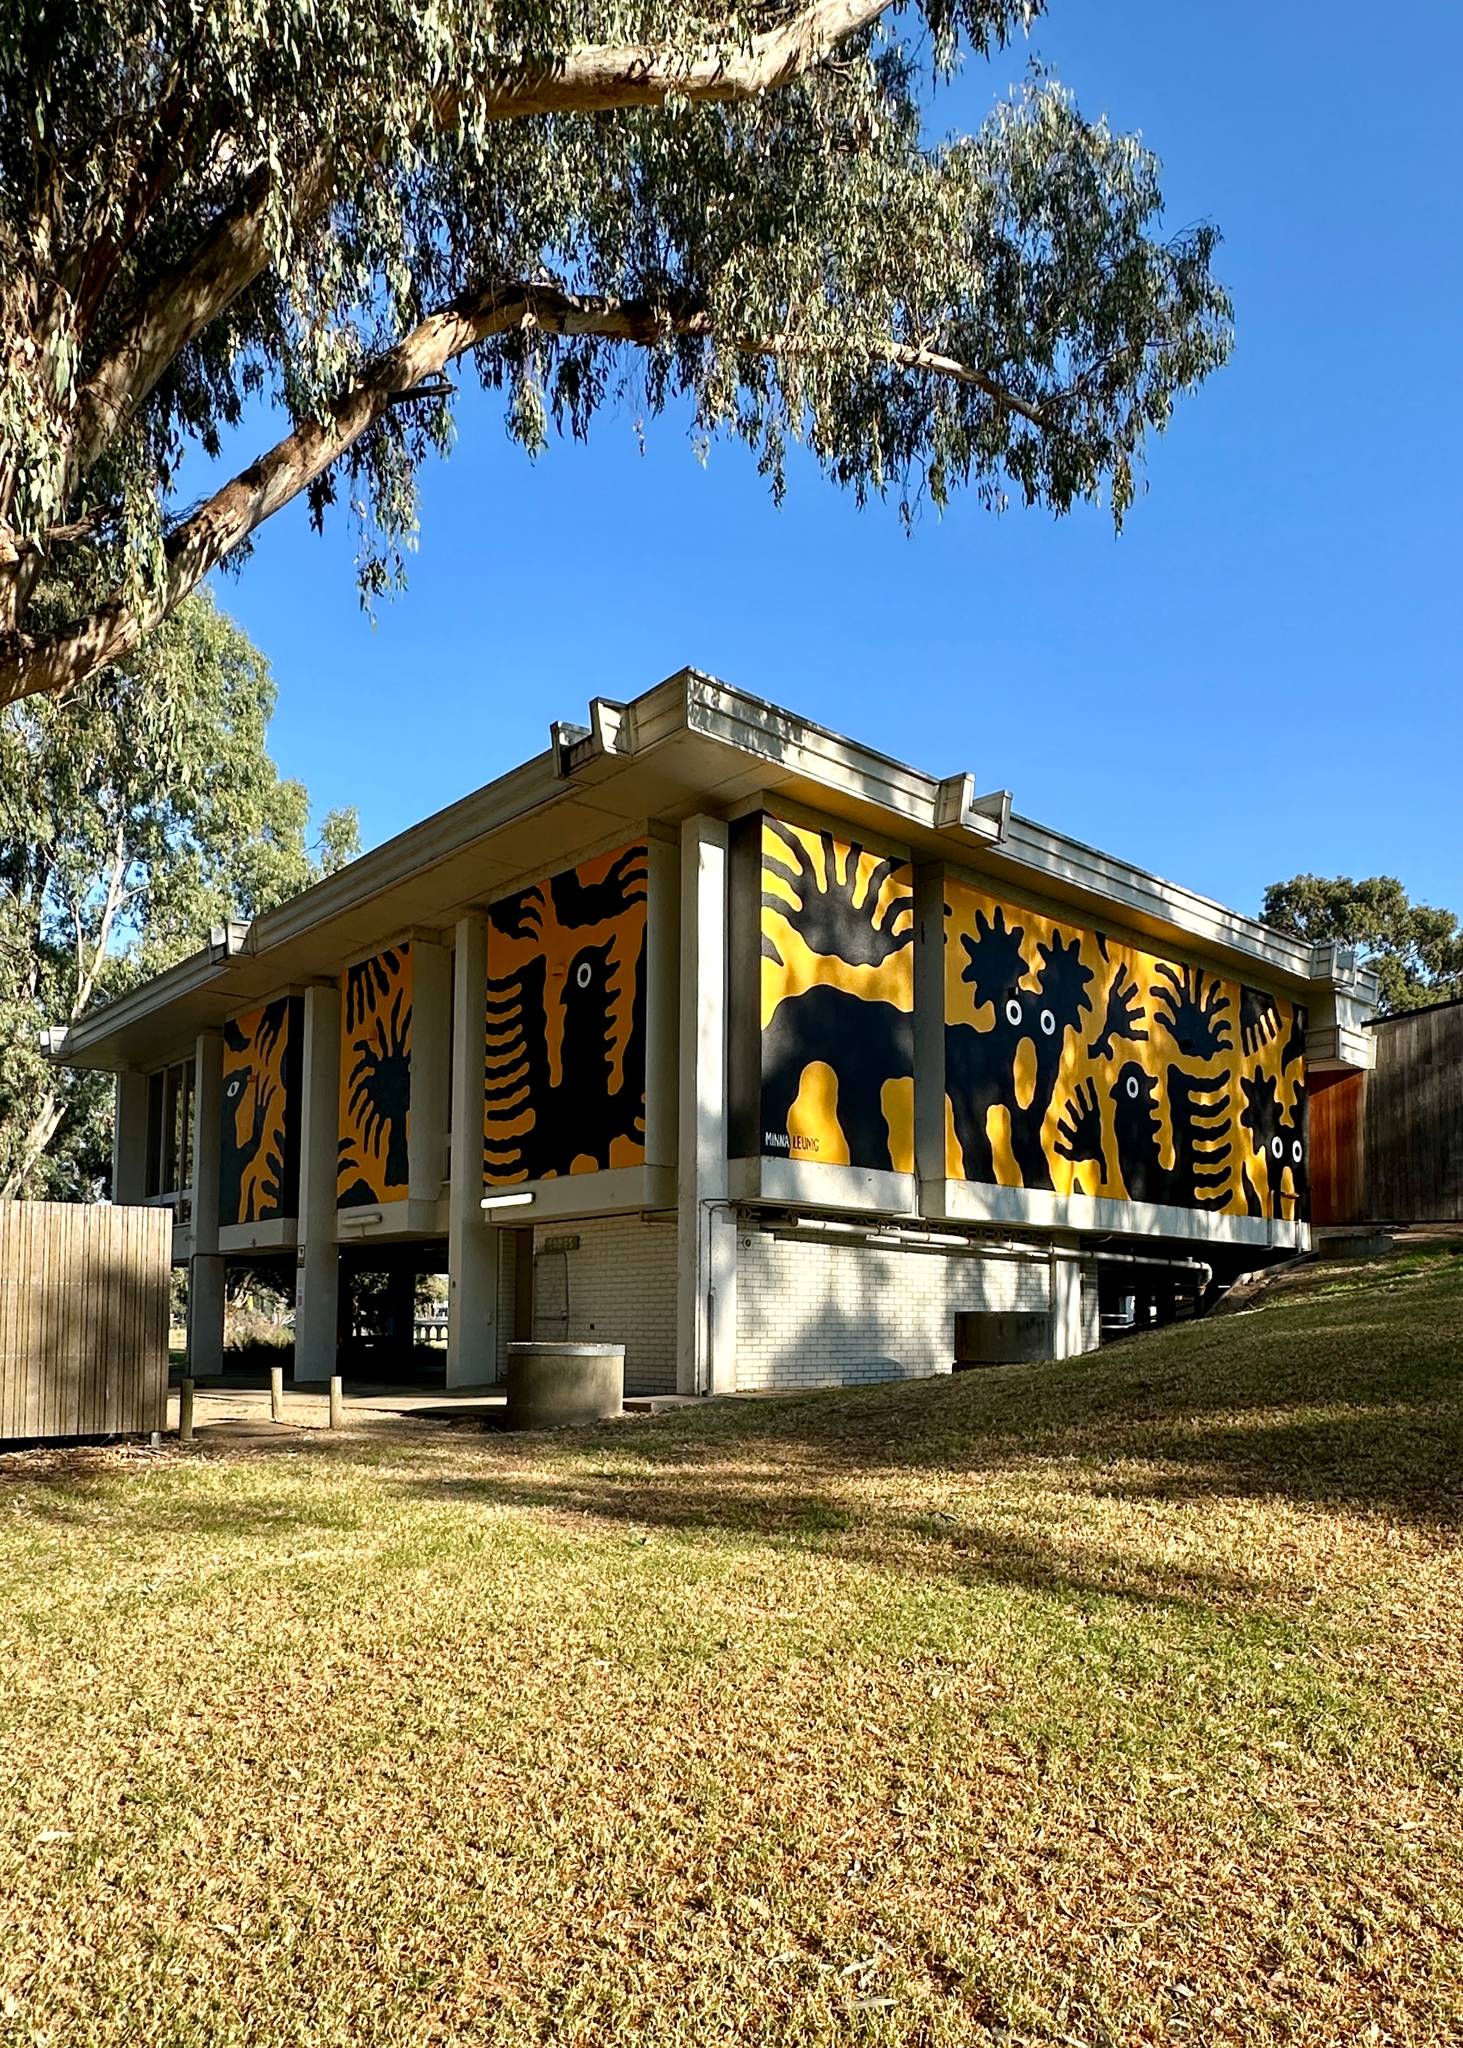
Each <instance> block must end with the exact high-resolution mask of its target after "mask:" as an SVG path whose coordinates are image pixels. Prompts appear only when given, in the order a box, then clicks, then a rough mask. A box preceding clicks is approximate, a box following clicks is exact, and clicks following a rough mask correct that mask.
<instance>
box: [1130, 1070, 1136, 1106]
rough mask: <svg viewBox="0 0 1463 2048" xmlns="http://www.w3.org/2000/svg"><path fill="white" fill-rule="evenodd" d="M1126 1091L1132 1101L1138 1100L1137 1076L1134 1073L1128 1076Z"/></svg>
mask: <svg viewBox="0 0 1463 2048" xmlns="http://www.w3.org/2000/svg"><path fill="white" fill-rule="evenodd" d="M1128 1093H1129V1094H1130V1095H1131V1096H1132V1098H1133V1100H1134V1102H1136V1101H1137V1100H1138V1076H1137V1075H1136V1074H1129V1076H1128Z"/></svg>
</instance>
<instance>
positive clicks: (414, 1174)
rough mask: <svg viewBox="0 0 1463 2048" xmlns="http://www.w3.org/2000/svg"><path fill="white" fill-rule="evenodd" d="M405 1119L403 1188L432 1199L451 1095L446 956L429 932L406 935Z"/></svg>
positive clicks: (438, 1186) (443, 1164)
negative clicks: (408, 1112)
mask: <svg viewBox="0 0 1463 2048" xmlns="http://www.w3.org/2000/svg"><path fill="white" fill-rule="evenodd" d="M411 975H412V998H411V1124H410V1128H409V1130H408V1134H407V1193H408V1194H409V1195H410V1197H411V1199H412V1201H414V1202H435V1201H437V1200H438V1198H439V1197H440V1195H441V1193H442V1182H443V1180H444V1178H445V1177H446V1175H447V1171H448V1167H447V1112H448V1106H449V1104H450V1103H451V1100H452V1076H451V1068H450V1055H449V1052H448V1047H449V1045H450V1043H451V1036H452V958H451V954H450V953H449V951H448V949H447V947H446V946H444V945H442V944H440V943H439V941H438V940H436V939H434V938H432V937H431V936H430V935H427V936H423V935H422V934H420V933H417V932H413V933H412V940H411Z"/></svg>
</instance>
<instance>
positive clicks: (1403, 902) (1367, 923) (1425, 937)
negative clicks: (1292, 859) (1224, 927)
mask: <svg viewBox="0 0 1463 2048" xmlns="http://www.w3.org/2000/svg"><path fill="white" fill-rule="evenodd" d="M1260 915H1261V917H1262V918H1263V919H1264V920H1265V922H1266V924H1273V925H1275V926H1276V927H1277V929H1278V930H1280V931H1283V932H1294V933H1295V935H1296V937H1297V938H1302V939H1340V940H1341V941H1342V942H1343V943H1344V944H1346V945H1350V946H1356V947H1358V948H1359V949H1360V952H1361V955H1362V958H1363V960H1364V961H1365V962H1366V964H1367V966H1368V967H1372V968H1375V969H1376V973H1377V977H1378V980H1379V982H1380V984H1381V995H1382V1012H1383V1014H1384V1015H1385V1016H1394V1015H1395V1014H1396V1013H1397V1011H1399V1010H1420V1009H1423V1008H1424V1007H1425V1006H1426V1005H1427V1004H1429V1003H1447V1002H1456V1001H1458V1000H1459V999H1460V998H1463V927H1460V925H1459V921H1458V919H1457V917H1456V916H1455V915H1454V913H1453V912H1452V911H1451V910H1437V909H1434V908H1433V907H1432V905H1430V904H1427V903H1414V902H1413V901H1412V900H1411V898H1410V897H1409V896H1408V894H1407V891H1406V890H1405V889H1404V888H1403V886H1402V884H1401V883H1400V882H1399V881H1398V879H1397V877H1396V876H1395V875H1369V876H1367V877H1366V878H1365V879H1364V880H1362V881H1353V880H1352V878H1351V876H1350V875H1292V876H1291V877H1290V879H1289V881H1286V882H1272V883H1271V884H1270V886H1269V888H1268V889H1267V890H1266V891H1265V900H1264V903H1263V904H1262V905H1261V907H1260Z"/></svg>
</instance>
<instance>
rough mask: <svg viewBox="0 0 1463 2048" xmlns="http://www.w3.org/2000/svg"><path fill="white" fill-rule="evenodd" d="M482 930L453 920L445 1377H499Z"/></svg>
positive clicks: (472, 920) (476, 921)
mask: <svg viewBox="0 0 1463 2048" xmlns="http://www.w3.org/2000/svg"><path fill="white" fill-rule="evenodd" d="M487 989H488V931H487V925H486V923H485V922H484V920H483V919H482V918H481V917H477V916H473V917H464V918H461V919H459V921H458V925H457V951H456V964H455V967H454V970H453V976H452V1169H451V1175H450V1183H449V1187H448V1192H447V1384H448V1386H449V1387H475V1386H483V1385H486V1384H487V1383H488V1382H489V1381H491V1380H495V1379H496V1378H497V1376H498V1233H497V1231H496V1230H495V1229H494V1228H493V1227H492V1226H491V1225H490V1224H489V1223H488V1222H487V1220H486V1218H485V1217H484V1215H483V1212H482V1209H481V1208H480V1207H479V1204H480V1203H481V1201H482V1198H483V1047H484V1043H485V1039H486V1033H487V1025H486V1008H487Z"/></svg>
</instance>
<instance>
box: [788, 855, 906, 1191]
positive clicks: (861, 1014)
mask: <svg viewBox="0 0 1463 2048" xmlns="http://www.w3.org/2000/svg"><path fill="white" fill-rule="evenodd" d="M778 843H779V844H780V845H781V846H782V847H784V848H785V850H786V853H787V856H788V857H787V859H786V860H783V859H780V858H779V857H778V856H777V855H776V854H775V853H772V852H766V853H764V855H763V860H762V866H763V871H764V873H768V874H772V875H775V876H777V877H778V879H779V880H781V881H783V882H786V883H787V884H788V885H789V887H790V888H791V889H792V891H793V892H794V894H795V896H796V901H795V902H792V901H789V899H788V898H787V897H786V896H780V895H773V894H771V893H770V892H769V893H765V894H764V895H763V898H762V904H763V908H764V910H767V911H772V912H774V913H775V914H776V916H777V917H779V918H782V919H784V920H785V921H786V922H787V924H788V925H789V927H790V928H791V929H792V930H793V931H794V932H795V933H796V934H797V936H798V937H799V938H800V939H801V940H802V942H803V944H804V945H805V946H806V947H807V949H808V951H809V952H810V953H812V954H814V955H815V956H816V957H817V958H819V959H821V960H839V961H842V962H843V963H844V965H845V966H848V967H854V968H868V967H880V966H882V965H883V964H884V963H885V962H886V961H888V960H890V959H892V958H893V957H894V956H895V955H896V954H898V953H902V952H904V951H905V950H906V949H907V948H909V947H910V946H912V945H913V943H914V922H913V905H912V903H911V901H910V898H909V896H908V895H907V894H902V895H898V896H896V897H893V898H891V899H890V900H889V901H888V902H885V903H883V904H881V902H880V899H881V897H882V896H883V894H884V890H885V885H886V884H887V883H888V881H889V879H890V877H891V876H892V875H894V874H895V873H896V872H898V869H899V866H900V864H899V863H898V862H897V861H893V860H887V859H879V860H877V861H875V863H874V864H873V866H872V867H871V868H870V869H869V871H868V873H867V875H866V876H865V877H864V878H863V880H862V882H861V881H860V874H859V870H860V867H861V865H862V862H863V859H864V849H863V847H861V846H859V845H857V844H854V845H850V846H848V847H847V849H846V851H845V852H844V855H843V862H842V870H843V871H842V876H841V877H840V874H839V848H838V845H837V843H836V842H835V840H834V838H833V836H832V834H831V833H828V832H821V833H819V835H818V843H819V851H820V853H821V855H822V871H821V874H820V872H819V868H818V865H817V863H816V862H815V861H814V859H813V856H812V854H811V853H810V852H809V851H808V849H807V847H806V846H805V845H804V844H803V842H802V840H801V839H800V838H798V837H797V835H796V834H794V833H791V832H789V833H787V834H785V835H782V834H779V841H778ZM855 898H857V900H855ZM762 952H763V954H764V955H765V956H766V958H768V959H769V960H772V961H774V962H775V963H776V964H777V965H778V966H779V967H781V966H782V965H784V961H783V957H782V954H781V952H780V951H779V950H778V946H777V941H776V940H775V938H773V937H772V935H771V934H770V933H769V932H768V930H767V928H766V925H765V922H764V926H763V931H762ZM814 1061H821V1062H823V1063H824V1064H825V1065H826V1066H828V1067H829V1068H830V1069H831V1071H832V1073H833V1076H834V1081H835V1083H836V1086H837V1090H838V1096H837V1116H838V1126H839V1129H840V1130H841V1131H842V1133H843V1138H844V1143H845V1144H846V1146H847V1148H848V1158H849V1164H850V1165H852V1166H863V1167H871V1168H875V1169H880V1168H884V1169H887V1168H890V1167H892V1166H893V1164H894V1159H893V1154H892V1152H891V1149H890V1143H889V1125H888V1120H887V1118H886V1117H885V1114H884V1104H883V1090H884V1088H885V1085H886V1084H887V1083H888V1082H890V1081H897V1080H903V1079H906V1078H907V1077H908V1076H910V1075H912V1074H913V1072H914V1019H913V1017H912V1015H911V1014H910V1012H909V1011H908V1010H901V1009H899V1008H898V1007H897V1006H896V1005H895V1004H893V1003H890V1002H885V1001H882V1000H880V999H879V998H878V997H876V996H873V995H870V994H867V993H859V992H856V991H854V990H852V989H844V988H839V987H837V986H835V985H834V984H832V983H830V982H815V983H814V984H813V985H812V987H810V988H806V989H803V990H802V991H800V992H799V993H798V994H797V995H790V996H785V997H784V998H783V1000H782V1001H781V1002H780V1003H779V1004H778V1005H777V1008H776V1009H775V1010H774V1011H773V1013H772V1016H771V1018H770V1020H769V1022H768V1024H767V1026H766V1028H765V1030H764V1031H763V1034H762V1149H763V1151H764V1152H770V1153H773V1154H781V1153H786V1152H789V1151H790V1150H791V1145H790V1140H789V1138H788V1130H787V1125H788V1118H789V1116H790V1115H791V1113H792V1107H793V1104H794V1103H795V1102H796V1101H797V1098H798V1093H799V1090H800V1089H801V1087H802V1084H803V1075H804V1073H805V1072H806V1071H807V1068H808V1067H809V1066H810V1065H811V1064H812V1063H813V1062H814ZM809 1156H813V1155H809Z"/></svg>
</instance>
